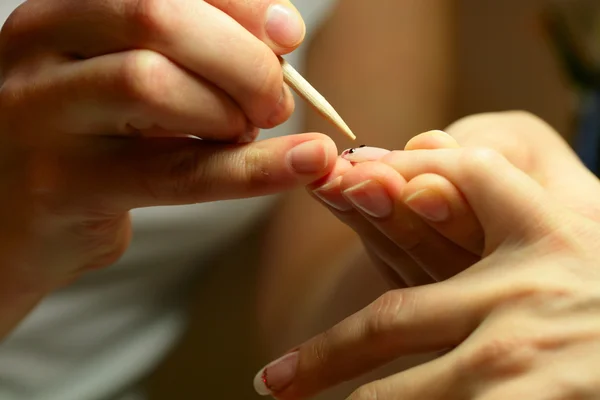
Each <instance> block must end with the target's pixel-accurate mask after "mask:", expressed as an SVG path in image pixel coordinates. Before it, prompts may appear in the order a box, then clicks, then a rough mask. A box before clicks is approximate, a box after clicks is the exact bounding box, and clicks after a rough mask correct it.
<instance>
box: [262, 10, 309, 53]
mask: <svg viewBox="0 0 600 400" xmlns="http://www.w3.org/2000/svg"><path fill="white" fill-rule="evenodd" d="M265 30H266V32H267V35H269V37H270V38H271V40H272V41H273V42H275V43H276V44H277V45H279V46H281V47H286V48H289V47H294V46H296V45H297V44H298V43H300V42H301V41H302V39H304V35H305V34H306V26H305V24H304V21H303V20H302V17H301V16H300V14H299V13H298V11H297V10H294V9H293V8H291V7H286V6H284V5H282V4H274V5H272V6H271V7H269V10H268V11H267V24H266V27H265Z"/></svg>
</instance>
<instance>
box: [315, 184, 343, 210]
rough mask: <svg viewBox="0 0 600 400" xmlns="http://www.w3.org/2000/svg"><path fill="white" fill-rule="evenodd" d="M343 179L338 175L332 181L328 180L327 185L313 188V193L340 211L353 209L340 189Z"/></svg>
mask: <svg viewBox="0 0 600 400" xmlns="http://www.w3.org/2000/svg"><path fill="white" fill-rule="evenodd" d="M341 181H342V177H341V176H338V177H337V178H335V179H334V180H332V181H331V182H328V183H326V184H325V185H323V186H321V187H319V188H317V189H315V190H313V193H314V195H315V196H317V197H318V198H319V199H321V201H322V202H323V203H325V204H327V205H329V206H330V207H332V208H335V209H336V210H338V211H350V210H352V206H351V205H350V203H348V201H346V199H345V198H344V196H343V195H342V191H341V189H340V182H341Z"/></svg>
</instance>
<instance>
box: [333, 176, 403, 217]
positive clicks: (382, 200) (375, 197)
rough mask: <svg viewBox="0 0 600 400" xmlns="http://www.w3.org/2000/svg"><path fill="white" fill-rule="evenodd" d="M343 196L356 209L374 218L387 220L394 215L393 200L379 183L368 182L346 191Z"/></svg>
mask: <svg viewBox="0 0 600 400" xmlns="http://www.w3.org/2000/svg"><path fill="white" fill-rule="evenodd" d="M343 194H344V197H345V198H346V199H347V200H348V201H350V203H352V204H353V205H354V206H355V207H356V208H358V209H359V210H361V211H363V212H364V213H366V214H368V215H370V216H372V217H375V218H386V217H389V216H390V215H391V214H392V211H393V208H394V204H393V202H392V199H391V197H390V195H389V194H388V192H387V190H386V189H385V188H384V187H383V186H382V185H381V184H380V183H379V182H376V181H373V180H368V181H365V182H362V183H359V184H358V185H356V186H353V187H351V188H349V189H346V190H345V191H344V192H343Z"/></svg>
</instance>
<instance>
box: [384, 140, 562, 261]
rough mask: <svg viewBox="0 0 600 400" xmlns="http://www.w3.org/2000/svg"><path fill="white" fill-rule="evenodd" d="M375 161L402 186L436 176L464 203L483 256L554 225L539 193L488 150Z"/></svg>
mask: <svg viewBox="0 0 600 400" xmlns="http://www.w3.org/2000/svg"><path fill="white" fill-rule="evenodd" d="M381 161H383V162H385V163H388V164H390V165H391V166H393V167H394V168H395V169H397V170H398V171H402V175H403V176H404V178H405V179H406V180H408V181H410V180H412V179H413V178H415V177H416V176H418V175H422V174H427V173H433V174H437V175H441V176H442V177H444V178H446V179H448V180H449V181H450V182H451V183H452V184H454V185H455V186H456V187H457V188H458V189H459V190H460V191H461V192H462V194H463V195H464V196H465V197H466V200H467V201H468V203H469V204H470V205H471V207H472V208H473V211H474V213H475V215H476V217H477V218H478V220H479V221H480V223H481V225H482V227H483V230H484V234H485V245H486V246H485V252H484V254H489V253H490V252H492V251H494V250H495V249H496V248H498V247H499V246H500V245H501V244H502V243H504V242H514V241H517V242H523V241H532V240H537V239H539V238H540V237H541V236H544V235H546V234H547V233H549V232H550V231H553V230H554V228H555V227H557V226H558V224H559V222H560V215H561V214H560V212H559V210H561V208H559V207H558V205H557V204H555V201H554V200H553V199H552V198H550V196H548V195H547V193H546V192H545V191H544V189H543V188H542V187H541V186H540V185H539V184H538V183H537V182H536V181H534V180H533V179H532V178H530V177H529V176H528V175H527V174H525V173H524V172H523V171H521V170H520V169H518V168H516V167H515V166H514V165H513V164H511V163H510V162H509V161H508V160H507V159H506V158H504V157H503V156H502V155H501V154H500V153H498V152H496V151H494V150H491V149H488V148H462V149H440V150H412V151H407V152H393V153H390V154H389V155H388V156H385V157H384V158H383V159H382V160H381Z"/></svg>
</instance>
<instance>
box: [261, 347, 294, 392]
mask: <svg viewBox="0 0 600 400" xmlns="http://www.w3.org/2000/svg"><path fill="white" fill-rule="evenodd" d="M297 367H298V352H293V353H289V354H287V355H285V356H283V357H281V358H280V359H278V360H276V361H273V362H272V363H270V364H269V365H267V366H266V367H264V368H263V369H261V370H260V371H259V372H258V374H256V376H255V377H254V390H256V393H258V394H259V395H261V396H268V395H272V394H273V393H277V392H280V391H282V390H284V389H285V388H287V387H288V386H289V385H290V384H291V383H292V381H293V380H294V377H295V375H296V369H297Z"/></svg>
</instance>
